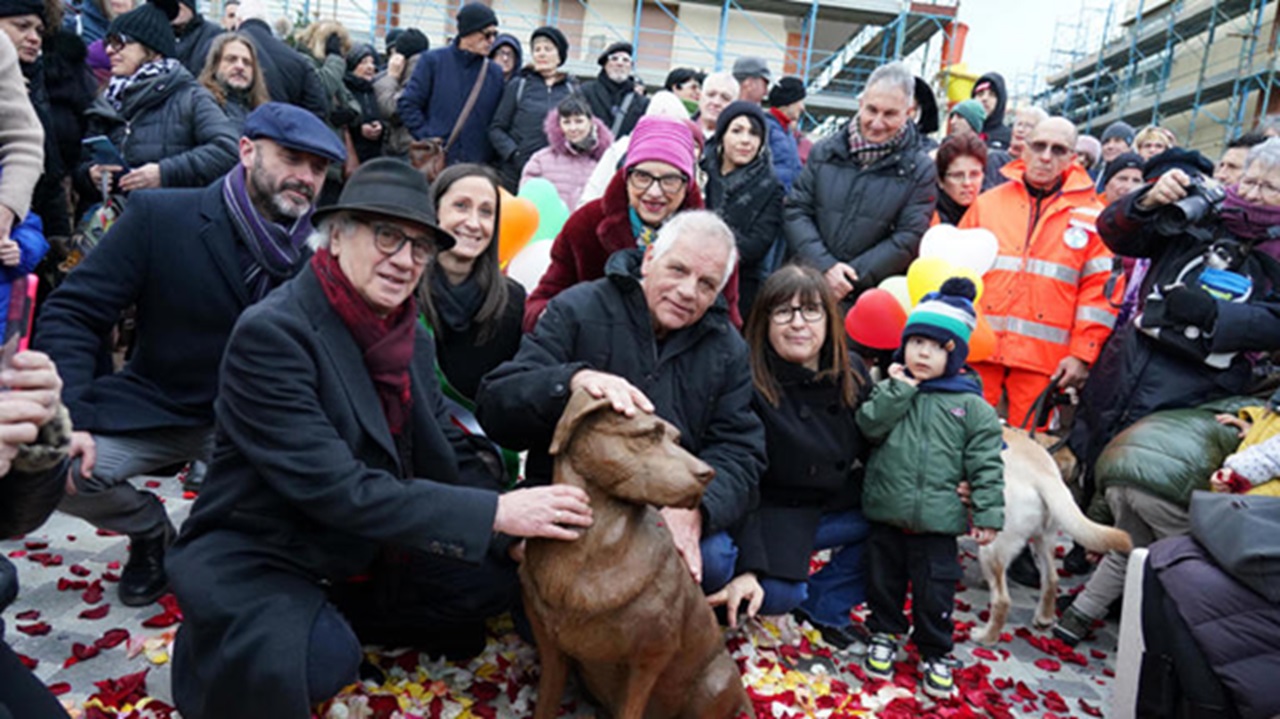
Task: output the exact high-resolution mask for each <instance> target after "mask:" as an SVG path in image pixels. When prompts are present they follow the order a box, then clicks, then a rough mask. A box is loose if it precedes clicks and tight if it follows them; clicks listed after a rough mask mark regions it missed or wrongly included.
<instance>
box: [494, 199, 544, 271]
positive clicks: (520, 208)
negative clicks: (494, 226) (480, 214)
mask: <svg viewBox="0 0 1280 719" xmlns="http://www.w3.org/2000/svg"><path fill="white" fill-rule="evenodd" d="M499 196H500V199H499V200H498V209H499V212H500V213H501V214H502V216H501V218H500V219H499V225H498V264H499V265H500V266H502V267H506V266H507V263H508V262H509V261H511V258H512V257H515V256H516V255H518V254H520V250H523V249H524V247H525V245H527V244H529V240H532V239H533V233H535V232H537V231H538V207H537V205H534V204H533V202H531V201H529V200H526V199H525V198H523V197H516V196H515V195H513V194H511V193H510V192H507V191H506V190H505V189H502V190H500V192H499Z"/></svg>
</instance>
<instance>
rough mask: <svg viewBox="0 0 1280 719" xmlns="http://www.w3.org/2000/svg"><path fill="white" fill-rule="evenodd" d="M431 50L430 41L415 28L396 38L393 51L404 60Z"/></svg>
mask: <svg viewBox="0 0 1280 719" xmlns="http://www.w3.org/2000/svg"><path fill="white" fill-rule="evenodd" d="M430 49H431V40H430V39H428V38H427V36H426V35H424V34H423V32H422V31H421V30H419V29H417V28H413V27H411V28H409V29H408V30H405V31H404V32H402V33H400V36H399V37H397V38H396V42H395V50H396V52H398V53H400V54H401V55H404V56H405V58H406V59H408V58H411V57H413V56H414V55H417V54H418V53H420V52H426V51H427V50H430Z"/></svg>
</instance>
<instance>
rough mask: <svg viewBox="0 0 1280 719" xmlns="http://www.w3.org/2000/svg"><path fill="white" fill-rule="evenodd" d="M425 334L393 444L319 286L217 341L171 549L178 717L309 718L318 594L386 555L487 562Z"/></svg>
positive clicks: (490, 496) (275, 297)
mask: <svg viewBox="0 0 1280 719" xmlns="http://www.w3.org/2000/svg"><path fill="white" fill-rule="evenodd" d="M434 364H435V357H434V352H433V350H432V345H431V340H430V337H429V336H428V334H427V331H426V329H425V328H421V327H420V328H419V329H418V332H417V333H416V337H415V339H414V349H413V359H412V361H411V363H410V369H409V373H410V388H411V390H410V391H411V392H412V405H411V415H410V418H409V420H408V421H407V423H406V427H405V432H406V435H408V436H407V437H406V439H405V440H404V441H403V444H404V445H407V446H408V447H409V449H408V452H409V454H408V455H407V456H408V457H410V458H411V461H410V463H409V466H403V465H402V463H401V459H400V457H401V453H400V450H399V448H398V447H397V446H396V442H395V440H394V439H393V438H392V435H391V432H390V430H389V429H388V428H387V421H386V417H385V415H384V414H383V412H382V406H381V404H380V403H379V401H378V395H377V393H376V391H375V390H374V385H373V381H372V380H371V379H370V377H369V372H368V370H367V369H366V367H365V363H364V359H363V355H362V353H361V351H360V348H359V347H358V346H357V345H356V343H355V341H354V340H353V339H352V337H351V333H350V331H348V330H347V327H346V325H345V324H343V322H342V319H341V318H340V317H339V316H338V314H337V312H335V311H334V309H333V307H332V306H331V305H330V304H329V301H328V299H327V298H326V297H325V295H324V291H323V290H322V289H321V287H320V281H319V280H318V279H317V278H316V276H315V272H314V271H313V270H312V269H311V268H310V267H307V268H305V269H304V270H303V271H302V273H301V274H300V275H299V276H298V277H296V278H295V279H293V280H292V281H290V282H288V283H286V284H285V285H283V286H282V287H280V288H279V289H277V290H275V291H274V292H272V293H271V294H269V295H268V296H267V298H266V299H264V300H263V301H262V302H260V303H258V304H257V305H255V306H254V307H252V308H251V309H250V310H249V311H247V312H245V313H244V316H243V317H241V318H240V321H239V322H237V323H236V326H235V331H234V332H232V334H231V339H230V341H229V342H228V343H227V352H226V359H225V361H224V362H223V366H222V373H221V374H222V376H221V383H222V391H221V392H220V393H219V395H218V401H217V415H218V439H217V444H216V447H215V450H214V458H213V463H212V465H211V467H210V470H209V478H208V479H207V480H205V485H204V489H203V491H201V493H200V498H199V499H198V500H197V501H196V504H195V507H194V508H193V509H192V512H191V518H190V519H188V520H187V522H186V524H185V525H184V526H183V528H182V535H181V537H180V538H179V539H178V543H177V544H176V545H175V546H174V548H173V549H172V550H170V553H169V557H168V564H167V569H168V571H169V576H170V578H171V580H172V581H173V588H174V592H175V594H176V596H177V597H178V602H179V604H180V606H181V607H182V610H183V612H184V614H185V621H184V622H183V626H182V628H181V629H180V630H179V632H178V637H177V643H176V646H175V649H174V681H173V695H174V699H175V700H176V703H177V706H178V709H179V710H180V711H181V712H182V715H183V716H184V717H189V718H190V719H222V718H223V717H251V716H252V717H281V718H284V717H307V716H309V715H310V714H309V711H308V710H309V707H308V705H307V682H306V667H307V656H308V650H309V647H308V636H309V633H310V630H311V625H312V623H313V622H314V620H315V617H316V615H317V614H318V613H319V611H320V609H321V608H322V606H323V605H324V602H325V601H326V594H327V587H328V586H329V585H331V584H332V583H335V582H341V581H343V580H346V579H349V578H351V577H354V576H356V575H359V574H363V573H365V572H367V571H369V569H370V567H371V566H372V564H373V562H374V560H375V558H376V557H378V556H379V554H380V552H381V551H382V550H383V549H384V548H386V547H404V548H410V549H415V550H419V551H422V552H426V553H429V554H432V555H435V556H441V557H449V558H453V559H456V560H461V561H464V562H471V563H475V562H479V561H480V560H481V559H483V558H484V557H485V556H486V553H487V552H489V550H490V542H491V538H492V537H493V536H494V535H493V520H494V515H495V514H496V512H497V505H498V492H497V490H498V488H499V483H498V482H499V478H498V477H497V475H495V474H493V473H491V472H490V471H488V470H487V469H486V467H485V465H484V463H483V462H482V460H481V459H480V457H479V456H478V455H477V454H476V453H475V452H474V451H471V450H470V449H469V447H470V446H471V445H470V443H469V441H468V440H466V439H465V438H464V437H463V436H462V434H461V432H460V431H459V430H457V429H456V428H454V427H453V426H452V425H451V424H450V422H449V419H448V415H447V413H446V412H445V407H444V403H443V401H442V399H441V395H440V390H439V387H438V385H437V383H436V379H435V374H434V369H433V367H434Z"/></svg>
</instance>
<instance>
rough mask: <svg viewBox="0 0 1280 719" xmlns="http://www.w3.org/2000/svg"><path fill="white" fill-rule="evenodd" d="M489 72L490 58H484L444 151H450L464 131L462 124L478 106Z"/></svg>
mask: <svg viewBox="0 0 1280 719" xmlns="http://www.w3.org/2000/svg"><path fill="white" fill-rule="evenodd" d="M488 74H489V58H487V57H486V58H485V59H484V64H482V65H481V66H480V77H477V78H476V84H474V85H472V86H471V94H470V95H468V96H467V104H465V105H463V106H462V114H461V115H458V121H457V122H455V123H454V124H453V132H450V133H449V139H448V140H447V141H445V143H444V151H445V152H448V151H449V148H450V147H453V141H454V140H456V139H458V134H459V133H461V132H462V126H463V125H464V124H466V122H467V116H468V115H470V114H471V108H473V107H475V106H476V100H477V99H479V97H480V88H481V87H484V76H485V75H488Z"/></svg>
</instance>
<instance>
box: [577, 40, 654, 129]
mask: <svg viewBox="0 0 1280 719" xmlns="http://www.w3.org/2000/svg"><path fill="white" fill-rule="evenodd" d="M633 55H634V53H633V52H632V48H631V43H629V42H615V43H614V44H612V45H610V46H609V47H607V48H605V49H604V52H602V53H600V56H599V57H597V58H596V64H597V65H599V66H600V74H599V75H596V79H594V80H592V81H591V82H588V83H585V84H584V85H583V86H582V96H583V97H585V98H587V102H588V103H590V105H591V112H592V113H594V114H595V116H596V117H598V118H600V121H601V122H603V123H604V124H605V125H608V127H609V131H610V132H611V133H613V136H614V137H622V136H623V135H630V134H631V131H632V130H633V129H635V126H636V122H637V121H639V120H640V117H641V116H643V115H644V111H645V110H647V109H648V108H649V98H647V97H645V96H644V83H642V82H640V80H639V79H638V78H636V77H635V75H633V74H632V71H633V69H634V66H633V64H632V60H631V58H632V57H633Z"/></svg>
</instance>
